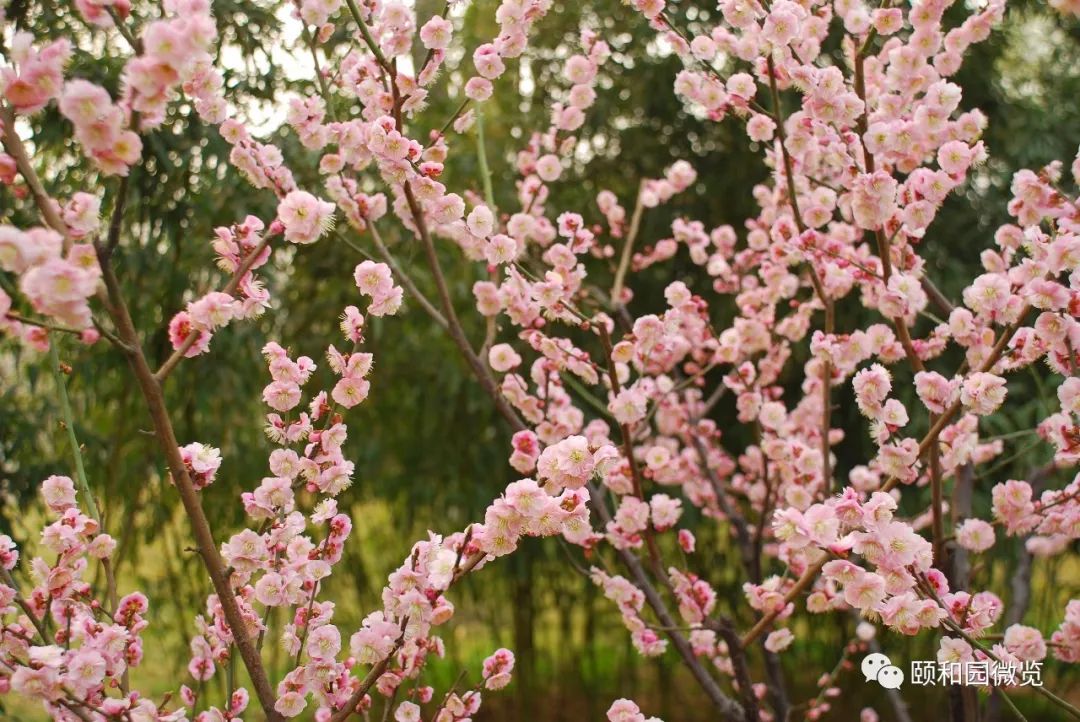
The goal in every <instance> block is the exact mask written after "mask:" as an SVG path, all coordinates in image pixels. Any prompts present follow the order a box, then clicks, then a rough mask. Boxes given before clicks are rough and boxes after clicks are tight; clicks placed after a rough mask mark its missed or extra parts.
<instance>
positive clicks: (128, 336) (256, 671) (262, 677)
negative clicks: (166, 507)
mask: <svg viewBox="0 0 1080 722" xmlns="http://www.w3.org/2000/svg"><path fill="white" fill-rule="evenodd" d="M97 253H98V263H99V264H100V265H101V272H102V278H103V279H104V281H105V287H106V290H107V291H108V296H109V301H110V304H109V305H110V314H111V315H112V319H113V323H114V324H115V326H116V329H117V333H118V334H119V336H120V338H121V340H123V341H124V343H125V344H127V345H128V346H129V347H130V349H131V350H130V352H129V353H128V361H129V363H130V366H131V369H132V371H133V372H134V374H135V378H136V380H137V382H138V384H139V387H140V389H141V391H142V395H143V397H144V399H145V400H146V405H147V408H148V410H149V412H150V418H151V420H152V421H153V426H154V435H155V436H156V437H157V440H158V445H159V446H160V447H161V451H162V453H163V454H164V455H165V459H166V463H167V466H168V468H169V473H170V474H171V476H172V480H173V483H174V485H175V486H176V489H177V492H178V493H179V494H180V500H181V502H182V503H183V505H184V510H185V512H186V513H187V516H188V519H189V521H190V522H191V529H192V533H193V534H194V536H195V543H196V545H197V546H198V549H199V554H200V556H201V557H202V559H203V563H204V564H205V565H206V570H207V572H208V573H209V575H210V580H211V582H212V583H213V586H214V591H215V592H216V593H217V595H218V599H219V601H220V602H221V606H222V610H223V611H224V614H225V620H226V622H227V623H228V625H229V628H230V630H231V631H232V634H233V637H234V639H235V640H236V645H237V647H238V648H239V650H240V656H241V658H242V659H243V661H244V666H245V667H246V668H247V671H248V675H249V677H250V678H251V682H252V686H253V687H254V688H255V694H256V697H258V700H259V703H260V704H261V705H262V708H263V712H264V713H265V714H266V718H267V720H269V721H270V722H280V720H282V717H281V715H280V714H279V713H278V712H277V711H276V710H275V709H274V701H275V698H276V695H275V694H274V690H273V688H272V687H271V686H270V681H269V679H268V677H267V675H266V669H265V668H264V667H263V664H262V659H261V657H260V656H259V653H258V651H257V650H256V649H255V646H254V643H253V642H252V640H251V638H250V637H248V635H247V633H246V630H245V626H244V619H243V616H242V615H241V614H240V607H239V606H238V605H237V603H236V596H235V594H234V593H233V590H232V588H231V587H230V585H229V581H228V577H227V575H226V572H225V563H224V561H223V560H222V558H221V555H220V553H219V552H218V547H217V543H216V542H215V541H214V535H213V532H212V531H211V529H210V524H209V522H208V521H207V518H206V514H205V512H204V511H203V508H202V501H201V499H200V497H199V493H198V491H197V490H196V489H195V486H194V484H192V482H191V477H190V476H188V472H187V468H186V467H185V465H184V460H183V458H181V456H180V450H179V444H178V443H177V440H176V433H175V431H174V430H173V426H172V421H171V419H170V418H169V412H168V409H167V408H166V406H165V398H164V395H163V394H162V391H161V385H160V384H159V383H158V380H157V378H155V376H154V373H153V371H152V370H151V369H150V365H149V364H148V363H147V360H146V355H145V354H144V352H143V349H142V344H141V342H140V341H139V336H138V333H137V332H136V330H135V325H134V323H133V322H132V320H131V315H130V313H129V311H128V308H127V304H126V303H125V302H124V298H123V295H122V293H121V290H120V282H119V280H118V279H117V277H116V274H115V272H114V271H113V268H112V264H111V262H110V260H109V255H108V251H107V249H106V248H105V247H103V246H101V245H98V246H97Z"/></svg>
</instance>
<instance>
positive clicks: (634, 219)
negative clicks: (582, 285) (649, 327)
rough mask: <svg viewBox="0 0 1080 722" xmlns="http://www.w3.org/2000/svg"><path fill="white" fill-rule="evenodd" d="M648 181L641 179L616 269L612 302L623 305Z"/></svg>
mask: <svg viewBox="0 0 1080 722" xmlns="http://www.w3.org/2000/svg"><path fill="white" fill-rule="evenodd" d="M645 183H646V181H644V180H643V181H641V184H640V185H639V186H638V194H637V200H636V201H635V202H634V213H633V215H632V216H631V217H630V230H629V231H628V232H627V234H626V243H624V244H623V249H622V256H620V257H619V267H618V268H617V269H616V271H615V283H614V284H612V286H611V304H612V305H613V306H615V307H621V306H622V305H623V302H622V292H623V282H624V281H625V280H626V272H627V271H628V270H630V257H631V255H633V250H634V241H636V240H637V236H638V231H639V230H640V229H641V215H642V213H643V212H644V210H645V205H644V203H643V202H642V200H643V199H642V196H643V195H644V191H645Z"/></svg>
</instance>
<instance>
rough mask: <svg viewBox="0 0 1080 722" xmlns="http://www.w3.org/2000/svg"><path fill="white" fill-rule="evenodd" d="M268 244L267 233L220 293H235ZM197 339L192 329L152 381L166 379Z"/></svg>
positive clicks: (268, 236)
mask: <svg viewBox="0 0 1080 722" xmlns="http://www.w3.org/2000/svg"><path fill="white" fill-rule="evenodd" d="M269 244H270V234H269V233H267V235H265V236H264V237H263V239H262V240H261V241H259V245H257V246H255V248H254V249H252V251H251V253H249V254H248V255H247V256H245V257H244V260H243V261H241V262H240V265H239V266H238V267H237V268H236V271H235V272H234V273H233V275H232V278H230V279H229V282H228V283H227V284H225V288H223V289H222V293H227V294H229V295H230V296H231V295H232V294H233V293H235V292H236V289H237V288H239V286H240V282H241V281H242V280H244V276H245V275H247V272H248V271H250V270H251V267H252V265H254V263H255V261H256V260H257V259H258V258H259V256H260V255H262V252H263V250H265V249H266V247H267V246H268V245H269ZM198 339H199V332H198V331H195V330H194V329H193V330H192V331H191V333H189V334H188V336H187V338H185V339H184V341H183V343H181V344H180V347H179V348H177V349H176V350H174V351H173V352H172V354H171V355H170V356H169V358H167V359H165V363H163V364H161V367H160V368H159V369H158V370H157V371H155V372H154V381H155V382H156V383H159V384H160V383H162V382H163V381H164V380H165V379H166V378H168V376H169V374H170V373H172V371H173V369H175V368H176V366H177V365H178V364H179V363H180V362H181V361H183V360H184V354H186V353H187V352H188V351H190V350H191V347H192V346H194V345H195V342H196V341H197V340H198Z"/></svg>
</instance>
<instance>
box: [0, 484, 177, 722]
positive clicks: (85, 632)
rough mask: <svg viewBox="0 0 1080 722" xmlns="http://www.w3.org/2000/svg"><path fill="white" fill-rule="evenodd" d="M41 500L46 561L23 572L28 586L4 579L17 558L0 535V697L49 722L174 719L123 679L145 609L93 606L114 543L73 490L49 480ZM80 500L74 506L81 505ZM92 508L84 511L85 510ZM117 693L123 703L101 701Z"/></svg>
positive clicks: (118, 603) (127, 602)
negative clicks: (26, 703)
mask: <svg viewBox="0 0 1080 722" xmlns="http://www.w3.org/2000/svg"><path fill="white" fill-rule="evenodd" d="M41 495H42V498H43V500H44V502H45V506H46V507H47V508H48V510H49V514H50V516H51V517H52V519H53V520H52V521H51V522H50V523H49V524H47V525H46V526H45V527H44V528H43V529H42V537H41V547H42V551H43V552H44V553H45V554H47V558H46V557H45V556H37V557H34V558H33V559H31V560H29V561H28V562H27V563H26V566H27V567H28V571H29V577H30V581H31V587H29V588H28V589H20V587H19V586H18V585H17V584H16V582H15V580H14V578H13V577H12V571H13V570H14V569H15V568H16V565H17V564H18V562H19V552H18V551H17V550H16V549H15V544H14V542H13V541H12V540H11V538H10V537H8V536H6V535H0V669H2V672H0V679H2V681H3V685H4V688H5V691H13V692H15V693H17V694H21V695H23V696H25V697H27V698H29V699H31V700H35V701H38V702H40V703H41V704H42V706H43V707H44V709H45V710H46V711H48V712H49V713H50V715H51V716H53V717H54V718H55V719H70V718H73V715H74V713H73V710H78V711H79V712H83V713H84V714H86V713H87V711H89V712H92V713H93V714H94V715H95V718H97V719H107V718H112V719H116V718H120V717H140V716H141V717H143V718H147V719H160V720H175V719H181V718H182V716H177V715H176V714H174V713H169V712H166V711H164V710H159V709H158V707H157V706H156V705H155V704H154V703H153V702H152V701H150V700H149V699H145V698H141V697H140V696H139V695H138V694H137V693H131V694H129V693H128V690H127V683H126V681H124V680H126V675H127V673H128V670H130V669H132V668H135V667H138V665H139V664H140V663H141V662H142V660H143V642H142V636H141V633H142V631H143V630H144V629H145V628H146V626H147V624H148V622H147V621H146V616H147V612H148V608H149V607H148V603H147V599H146V597H145V596H144V595H143V594H142V593H140V592H134V593H132V594H128V595H126V596H124V597H121V598H117V597H116V589H115V588H113V589H111V590H110V594H109V599H108V600H107V601H105V602H101V601H99V600H98V599H96V598H95V596H94V590H93V586H92V585H91V583H90V582H89V581H88V579H87V576H88V573H89V570H90V569H91V568H92V567H93V566H96V565H98V564H101V565H107V564H109V560H110V559H111V557H112V555H113V552H114V551H115V549H116V541H115V540H114V539H113V538H112V537H111V536H109V535H108V534H107V533H105V532H103V531H102V530H101V525H100V524H99V523H98V522H97V521H96V520H95V519H94V518H92V517H89V516H87V515H86V514H84V513H83V512H82V511H81V510H80V509H79V506H78V504H77V501H78V500H77V498H76V491H75V482H74V481H73V480H72V479H71V478H69V477H66V476H51V477H49V478H47V479H45V481H44V482H42V484H41ZM86 501H87V500H86V499H85V498H84V499H83V502H84V503H86ZM90 503H93V502H90ZM116 688H119V689H121V690H122V694H121V695H119V696H117V695H114V694H110V690H113V689H116Z"/></svg>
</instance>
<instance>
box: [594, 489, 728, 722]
mask: <svg viewBox="0 0 1080 722" xmlns="http://www.w3.org/2000/svg"><path fill="white" fill-rule="evenodd" d="M588 489H589V505H590V506H591V507H592V508H593V511H595V512H596V513H597V516H599V517H600V521H601V522H602V523H603V524H605V525H606V524H608V523H610V522H611V521H612V519H611V514H610V513H609V512H608V510H607V508H606V507H605V506H604V504H603V500H602V496H601V493H600V490H599V489H598V488H597V486H596V484H594V483H593V482H589V485H588ZM615 553H616V554H617V555H618V556H619V560H620V561H621V562H622V563H623V565H624V566H626V568H627V570H628V571H629V572H630V575H631V576H632V577H633V578H634V580H635V583H636V584H637V587H638V589H640V590H641V592H642V594H644V595H645V601H646V602H647V603H648V605H649V607H650V608H651V609H652V610H653V613H654V614H656V618H657V619H658V620H659V621H660V624H661V625H662V628H663V630H664V634H666V635H667V637H668V639H670V640H671V643H672V645H674V647H675V650H676V651H677V652H678V653H679V656H680V657H682V659H683V662H684V663H685V664H686V666H687V667H689V669H690V673H691V674H692V675H693V676H694V679H695V680H696V681H697V683H698V685H699V686H700V687H701V689H702V691H704V692H705V694H706V695H707V696H708V697H709V700H710V701H711V702H712V704H713V707H715V708H716V710H717V711H718V712H719V713H720V716H721V717H722V718H724V719H725V720H730V721H731V722H739V721H740V720H742V719H743V718H744V715H743V709H742V705H740V704H739V703H738V702H736V701H735V700H733V699H732V698H731V697H728V696H727V695H726V694H724V691H723V690H722V689H720V685H719V684H717V682H716V679H714V678H713V677H712V675H710V674H709V672H708V671H707V670H706V669H705V667H704V666H703V665H702V664H701V660H700V659H698V658H697V656H696V655H695V654H694V650H693V649H692V648H691V646H690V643H689V642H688V641H687V640H686V637H684V636H683V635H682V634H681V633H680V632H679V631H678V622H676V621H675V618H674V617H673V616H672V614H671V612H670V611H669V610H668V608H667V605H666V604H665V603H664V600H663V598H662V597H661V596H660V594H659V592H657V590H656V587H654V586H653V585H652V582H650V581H649V575H648V574H647V573H646V572H645V568H644V567H643V566H641V561H640V560H639V559H638V558H637V556H636V555H634V554H633V553H632V552H630V551H629V550H628V549H619V548H616V549H615Z"/></svg>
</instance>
